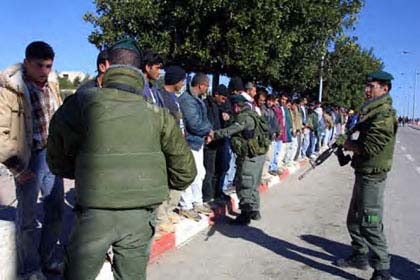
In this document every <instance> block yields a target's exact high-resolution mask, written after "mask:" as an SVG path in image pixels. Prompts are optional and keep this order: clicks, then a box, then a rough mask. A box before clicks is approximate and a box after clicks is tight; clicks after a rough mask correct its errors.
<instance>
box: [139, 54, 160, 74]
mask: <svg viewBox="0 0 420 280" xmlns="http://www.w3.org/2000/svg"><path fill="white" fill-rule="evenodd" d="M162 68H163V58H162V57H161V56H160V55H159V54H158V53H157V52H155V51H153V50H147V51H145V52H144V54H143V65H142V68H141V70H142V71H143V73H144V75H145V76H146V78H147V79H148V80H152V81H156V80H157V79H158V78H159V76H160V70H161V69H162Z"/></svg>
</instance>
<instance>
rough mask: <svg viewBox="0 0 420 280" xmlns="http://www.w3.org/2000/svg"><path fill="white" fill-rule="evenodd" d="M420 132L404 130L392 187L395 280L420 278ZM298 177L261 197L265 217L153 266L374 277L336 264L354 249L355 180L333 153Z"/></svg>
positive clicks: (219, 231) (213, 273)
mask: <svg viewBox="0 0 420 280" xmlns="http://www.w3.org/2000/svg"><path fill="white" fill-rule="evenodd" d="M419 139H420V131H417V130H414V129H410V128H407V127H405V128H401V129H400V132H399V137H398V141H399V143H398V145H397V149H396V152H395V159H394V169H393V171H392V173H391V174H390V177H389V181H388V188H387V191H386V202H385V203H386V208H385V230H386V233H387V236H388V240H389V244H390V246H389V247H390V252H391V254H392V262H393V268H392V274H393V277H394V278H395V279H402V280H414V279H420V271H419V270H420V219H418V215H419V214H418V213H420V203H418V198H419V197H420V189H419V183H418V182H419V181H420V171H419V168H418V166H419V165H420V147H419V145H418V140H419ZM296 177H297V176H292V177H290V178H288V180H287V181H286V182H285V183H284V184H282V185H281V186H279V187H277V188H273V189H271V190H270V191H269V192H268V193H265V194H263V195H262V205H263V207H262V215H263V220H261V221H259V222H253V223H252V224H251V226H249V227H233V226H230V225H227V224H226V220H225V221H221V222H220V223H218V224H217V225H216V226H214V227H212V228H210V229H209V230H208V231H207V232H203V233H202V234H201V235H199V236H198V237H196V238H195V239H194V240H193V241H192V242H190V243H189V244H187V245H186V246H184V247H182V248H180V249H178V250H176V251H173V252H170V253H169V254H167V255H165V256H163V257H162V258H161V259H160V260H159V261H158V262H157V263H155V264H153V265H151V266H150V267H149V269H148V279H149V280H157V279H159V280H165V279H221V280H223V279H226V280H227V279H241V280H246V279H250V280H251V279H252V280H255V279H287V280H289V279H302V280H304V279H311V280H312V279H369V278H370V275H371V273H372V270H369V271H367V272H360V271H357V270H354V269H346V270H343V269H339V268H337V267H335V266H334V265H332V262H333V260H335V259H336V258H337V257H339V256H346V255H347V254H348V253H350V247H349V246H348V244H349V237H348V233H347V230H346V227H345V218H346V213H347V208H348V204H349V201H350V195H351V191H352V185H353V174H352V170H351V168H349V167H345V168H340V167H339V166H338V164H337V163H336V160H335V159H334V158H331V159H330V160H329V161H328V162H326V164H325V165H324V166H321V167H320V168H319V169H317V170H315V171H314V172H313V173H312V174H311V175H309V176H308V177H307V178H306V179H305V180H304V181H297V179H296Z"/></svg>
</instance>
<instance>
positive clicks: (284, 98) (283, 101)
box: [280, 94, 289, 107]
mask: <svg viewBox="0 0 420 280" xmlns="http://www.w3.org/2000/svg"><path fill="white" fill-rule="evenodd" d="M288 99H289V98H288V97H287V95H286V94H282V95H281V97H280V104H281V106H283V107H286V106H287V100H288Z"/></svg>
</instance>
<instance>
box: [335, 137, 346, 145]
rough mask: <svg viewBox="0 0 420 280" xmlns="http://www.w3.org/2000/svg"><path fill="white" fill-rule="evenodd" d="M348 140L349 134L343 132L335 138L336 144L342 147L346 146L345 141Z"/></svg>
mask: <svg viewBox="0 0 420 280" xmlns="http://www.w3.org/2000/svg"><path fill="white" fill-rule="evenodd" d="M346 140H347V135H344V134H341V135H339V136H338V137H337V139H336V140H335V144H336V145H337V146H341V147H343V146H344V143H345V142H346Z"/></svg>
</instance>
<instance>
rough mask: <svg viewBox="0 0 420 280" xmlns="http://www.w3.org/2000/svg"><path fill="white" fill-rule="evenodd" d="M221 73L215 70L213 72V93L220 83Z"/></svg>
mask: <svg viewBox="0 0 420 280" xmlns="http://www.w3.org/2000/svg"><path fill="white" fill-rule="evenodd" d="M219 79H220V73H219V72H214V73H213V83H212V85H211V89H212V93H214V92H215V91H216V89H217V86H218V85H219Z"/></svg>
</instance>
